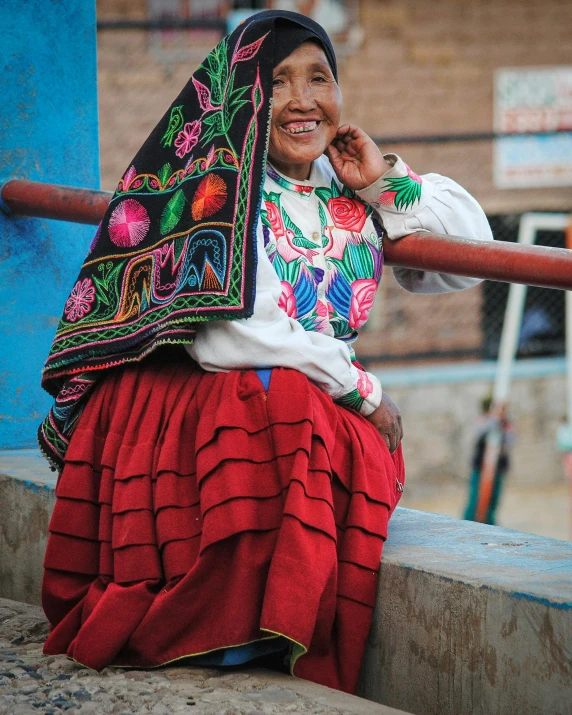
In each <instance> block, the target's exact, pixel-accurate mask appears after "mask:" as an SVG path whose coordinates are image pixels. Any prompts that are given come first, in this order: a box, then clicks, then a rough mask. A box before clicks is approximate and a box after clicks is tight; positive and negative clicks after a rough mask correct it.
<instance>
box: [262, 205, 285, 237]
mask: <svg viewBox="0 0 572 715" xmlns="http://www.w3.org/2000/svg"><path fill="white" fill-rule="evenodd" d="M264 205H265V206H266V212H267V213H266V218H267V219H268V221H269V223H270V230H271V231H272V233H273V234H274V236H275V237H276V238H280V237H281V236H284V235H285V232H284V222H283V221H282V216H281V215H280V209H279V208H278V206H276V204H273V203H272V201H265V202H264Z"/></svg>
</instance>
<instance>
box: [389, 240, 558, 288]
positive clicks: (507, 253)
mask: <svg viewBox="0 0 572 715" xmlns="http://www.w3.org/2000/svg"><path fill="white" fill-rule="evenodd" d="M383 248H384V253H385V258H386V262H387V263H388V264H390V265H394V266H404V267H406V268H415V269H417V270H421V271H433V272H438V273H452V274H453V275H459V276H472V277H474V278H487V279H488V280H493V281H504V282H507V283H524V284H526V285H531V286H540V287H541V288H561V289H562V290H572V251H568V250H567V249H565V248H550V247H548V246H520V245H518V244H516V243H508V242H506V241H492V242H483V241H477V240H475V239H470V238H461V237H456V236H440V235H438V234H430V233H412V234H410V235H409V236H405V237H404V238H401V239H399V240H398V241H385V242H384V245H383Z"/></svg>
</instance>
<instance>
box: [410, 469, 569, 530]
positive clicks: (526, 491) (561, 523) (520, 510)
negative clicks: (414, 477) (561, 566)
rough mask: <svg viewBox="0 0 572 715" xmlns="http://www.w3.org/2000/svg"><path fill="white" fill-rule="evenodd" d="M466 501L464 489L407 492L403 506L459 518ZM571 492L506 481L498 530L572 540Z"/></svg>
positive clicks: (447, 487)
mask: <svg viewBox="0 0 572 715" xmlns="http://www.w3.org/2000/svg"><path fill="white" fill-rule="evenodd" d="M466 498H467V495H466V491H465V487H464V485H458V484H443V485H442V486H441V487H439V488H436V487H435V486H434V485H433V486H431V488H427V489H423V488H422V486H419V485H417V484H415V485H412V486H411V488H410V489H408V488H407V486H406V488H405V492H404V494H403V499H402V500H401V502H400V506H404V507H407V508H408V509H419V510H420V511H430V512H433V513H435V514H445V515H446V516H454V517H457V518H460V517H461V516H462V514H463V509H464V507H465V500H466ZM571 517H572V491H571V489H570V487H569V486H568V484H567V483H566V482H564V481H563V482H557V483H553V484H544V485H542V486H538V487H535V486H530V485H523V484H518V483H516V482H515V481H514V480H512V481H511V480H510V478H509V479H508V480H507V483H506V486H505V490H504V492H503V495H502V499H501V503H500V506H499V511H498V526H504V527H505V528H507V529H516V530H517V531H523V532H525V533H528V534H538V535H539V536H549V537H550V538H552V539H562V540H563V541H571V540H572V524H571V521H572V518H571Z"/></svg>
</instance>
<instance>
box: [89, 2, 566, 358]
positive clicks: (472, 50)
mask: <svg viewBox="0 0 572 715" xmlns="http://www.w3.org/2000/svg"><path fill="white" fill-rule="evenodd" d="M146 8H147V3H146V0H99V2H98V16H99V18H100V19H111V18H118V17H123V18H125V17H131V18H144V17H146ZM569 12H570V10H569V3H568V2H567V1H566V0H545V2H540V1H539V0H496V1H493V0H472V1H470V0H433V1H432V2H430V3H429V2H427V1H426V0H408V1H407V2H403V0H361V24H362V26H363V29H364V39H363V43H362V46H361V49H360V50H359V51H358V52H357V53H356V54H355V55H353V56H350V57H348V58H347V59H346V60H345V62H344V63H343V65H342V67H341V71H340V84H341V88H342V92H343V95H344V117H343V118H344V120H346V121H351V122H355V123H358V124H359V125H361V126H362V127H363V129H365V130H366V131H367V132H369V133H370V134H371V135H372V136H395V135H400V134H401V135H403V134H414V135H416V134H443V133H449V132H451V133H455V132H469V131H474V132H487V131H490V130H491V129H492V111H493V72H494V70H495V68H497V67H515V66H532V65H554V64H572V34H571V33H570V32H569V28H568V25H569V23H568V22H567V21H566V18H569ZM98 49H99V106H100V132H101V134H100V136H101V170H102V187H103V188H105V189H113V188H114V186H115V184H116V182H117V180H118V178H119V177H120V176H121V175H122V174H123V172H124V171H125V169H126V168H127V166H128V163H129V161H130V160H131V158H132V157H133V155H134V154H135V153H136V151H137V149H138V148H139V146H140V145H141V143H142V142H143V141H144V139H145V137H146V136H147V135H148V134H149V132H150V131H151V130H152V129H153V127H154V126H155V124H156V123H157V122H158V120H159V119H160V118H161V116H162V115H163V113H164V112H165V110H166V108H167V107H168V106H169V104H170V103H171V101H172V100H173V99H174V97H175V96H176V95H177V94H178V92H179V91H180V89H181V88H182V87H183V86H184V84H185V83H186V82H187V81H188V79H189V76H190V74H191V73H192V71H193V70H194V69H195V67H194V66H192V65H191V64H186V63H173V64H170V65H167V64H162V63H160V62H158V61H157V60H156V59H155V57H154V56H153V54H152V53H151V52H150V50H149V35H148V34H147V33H145V32H142V31H122V32H118V31H102V32H100V33H99V35H98ZM208 49H209V47H205V54H206V52H207V51H208ZM385 149H386V150H388V151H396V152H397V153H399V154H401V155H402V156H403V157H404V158H405V159H406V160H407V162H408V163H409V164H410V165H411V166H412V167H413V168H414V170H415V171H417V172H418V173H426V172H437V173H441V174H445V175H447V176H450V177H452V178H454V179H455V180H457V181H458V182H459V183H460V184H461V185H463V186H464V187H465V188H467V190H468V191H469V192H471V193H472V194H473V195H474V196H475V197H476V198H477V199H478V200H479V201H480V202H481V204H482V205H483V206H484V208H485V210H487V211H488V212H489V213H503V212H519V211H527V210H534V209H541V210H560V211H562V210H569V209H570V207H571V206H572V188H565V189H538V190H534V191H533V190H511V191H507V190H504V191H499V190H495V188H494V187H493V185H492V146H491V143H490V142H474V143H465V144H461V143H453V144H441V145H391V146H389V145H388V146H386V147H385ZM381 293H382V295H381V296H379V299H378V300H377V302H376V307H375V309H374V314H373V316H372V319H371V320H370V323H369V324H368V330H367V331H364V333H363V335H362V337H360V341H359V343H360V344H359V351H360V354H362V355H366V356H374V355H376V354H379V353H380V352H385V353H405V352H421V351H424V350H428V351H431V350H455V349H460V350H471V349H478V347H479V346H480V344H481V333H480V312H479V311H480V306H481V291H480V289H473V290H471V291H467V292H464V293H460V294H455V295H445V296H410V295H409V294H407V293H405V292H404V291H402V290H401V289H400V288H399V287H398V286H397V284H396V283H395V282H394V281H393V280H392V279H391V278H389V279H388V278H386V279H384V281H383V282H382V287H381ZM439 315H440V316H443V317H442V318H441V319H437V318H436V316H439ZM461 317H462V319H461Z"/></svg>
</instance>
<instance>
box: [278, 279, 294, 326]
mask: <svg viewBox="0 0 572 715" xmlns="http://www.w3.org/2000/svg"><path fill="white" fill-rule="evenodd" d="M280 282H281V283H282V294H281V295H280V300H279V301H278V307H279V308H282V310H283V311H284V312H285V313H286V315H288V316H289V317H290V318H297V317H298V308H297V307H296V296H295V295H294V289H293V288H292V286H291V285H290V283H286V281H280Z"/></svg>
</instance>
